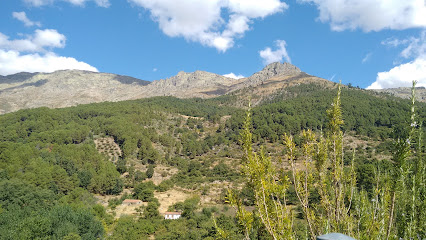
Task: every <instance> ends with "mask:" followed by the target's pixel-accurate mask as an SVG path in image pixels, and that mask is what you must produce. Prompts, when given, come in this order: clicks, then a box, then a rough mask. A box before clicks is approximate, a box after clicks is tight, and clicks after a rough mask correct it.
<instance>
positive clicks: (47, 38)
mask: <svg viewBox="0 0 426 240" xmlns="http://www.w3.org/2000/svg"><path fill="white" fill-rule="evenodd" d="M65 41H66V37H65V36H64V35H63V34H60V33H58V31H56V30H55V29H44V30H40V29H37V30H35V32H34V34H33V35H31V36H28V37H27V38H25V39H17V40H9V37H8V36H6V35H4V34H2V33H0V49H6V50H15V51H19V52H42V51H46V48H63V47H65Z"/></svg>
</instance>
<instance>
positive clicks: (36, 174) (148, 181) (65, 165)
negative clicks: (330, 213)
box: [0, 73, 426, 239]
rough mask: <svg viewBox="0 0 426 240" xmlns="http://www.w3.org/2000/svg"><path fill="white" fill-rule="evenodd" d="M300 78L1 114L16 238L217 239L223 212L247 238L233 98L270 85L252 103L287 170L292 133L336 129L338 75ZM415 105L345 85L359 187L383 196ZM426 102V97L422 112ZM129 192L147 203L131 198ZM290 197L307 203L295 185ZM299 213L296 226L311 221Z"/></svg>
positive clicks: (256, 131) (260, 141) (256, 133)
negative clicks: (286, 140)
mask: <svg viewBox="0 0 426 240" xmlns="http://www.w3.org/2000/svg"><path fill="white" fill-rule="evenodd" d="M198 74H203V73H198ZM181 75H182V74H181ZM291 76H292V75H291ZM291 76H281V77H276V78H270V79H269V80H268V81H266V82H264V83H263V84H262V83H261V82H255V83H254V84H253V85H254V87H249V88H246V89H241V90H237V91H235V92H232V93H231V94H230V95H224V96H220V97H216V98H209V99H200V98H196V99H179V98H175V97H170V96H168V97H153V98H145V99H139V100H128V101H120V102H103V103H92V104H86V105H79V106H75V107H69V108H61V109H48V108H46V107H43V108H36V109H27V110H21V111H18V112H15V113H8V114H4V115H2V116H0V186H1V188H0V205H1V208H0V216H1V218H0V219H1V220H0V223H1V224H0V233H2V235H3V236H7V237H6V239H13V238H16V236H17V235H16V232H15V230H16V229H17V228H18V226H19V228H20V229H22V231H20V234H19V236H18V238H21V239H25V238H30V239H31V238H36V237H37V236H45V235H43V231H52V232H51V233H49V234H51V235H53V236H57V237H58V238H60V237H64V236H66V235H67V234H72V233H73V232H76V231H77V230H75V229H80V230H78V231H77V232H78V235H84V234H86V236H88V237H87V238H85V239H95V238H96V236H97V237H99V236H108V238H109V239H135V238H141V239H148V238H152V237H154V236H155V238H158V239H176V236H179V237H177V238H178V239H189V238H195V239H209V238H210V239H212V238H214V237H216V230H215V227H214V224H213V222H212V220H211V216H215V217H216V219H217V224H218V226H220V227H224V228H226V229H227V231H229V232H230V234H233V236H234V237H233V238H231V239H241V237H242V235H241V232H240V231H239V230H238V229H239V227H238V225H237V224H236V221H235V218H234V214H235V212H233V211H232V210H230V205H229V204H227V202H226V201H225V200H226V199H225V196H226V194H227V193H226V191H227V189H236V190H238V196H240V197H241V198H242V202H243V204H244V205H245V206H246V207H247V209H254V206H253V205H254V201H255V198H254V196H253V192H252V191H251V190H250V186H249V185H247V184H245V180H244V177H243V176H242V175H241V173H240V171H241V159H242V156H243V151H242V150H241V147H240V132H241V129H242V126H243V121H244V116H245V114H244V111H243V110H241V109H239V108H235V107H232V106H228V105H229V104H224V103H226V102H229V99H227V98H239V99H242V98H240V97H242V96H249V95H252V96H254V95H255V94H254V93H255V92H256V94H257V93H258V92H262V91H267V92H268V94H264V95H265V96H269V97H268V98H267V99H263V100H262V101H260V102H259V104H258V105H257V106H255V107H253V109H252V126H253V129H252V132H253V139H254V143H255V145H254V149H256V150H257V149H259V148H260V145H263V146H264V149H265V152H266V153H267V155H268V156H269V157H270V159H271V160H272V162H273V164H274V165H276V166H281V167H282V169H283V171H285V172H288V171H289V169H290V165H289V163H288V162H286V161H282V158H283V156H284V153H285V151H286V148H285V146H284V145H283V144H282V140H281V139H282V135H283V134H284V133H289V132H290V133H292V134H295V142H296V143H297V144H298V145H299V144H301V143H302V141H303V138H302V137H300V136H299V135H298V133H299V132H300V131H302V130H303V129H313V130H314V132H317V133H320V132H322V131H328V125H327V121H328V120H327V114H326V109H328V108H329V106H330V102H331V101H332V99H333V97H334V96H335V94H336V89H335V84H334V83H331V82H327V81H322V80H318V79H316V78H314V77H311V76H309V75H306V74H303V73H297V75H296V76H297V77H296V78H295V79H291V78H292V77H291ZM29 77H32V76H29ZM309 79H311V80H312V81H311V82H307V81H308V80H309ZM170 81H171V80H170ZM188 81H190V80H188ZM298 81H300V82H298ZM176 84H177V85H178V83H176ZM269 84H270V85H272V86H281V88H278V87H277V89H278V90H279V91H278V92H277V91H276V90H275V88H270V87H269V86H270V85H269ZM257 91H258V92H257ZM272 93H273V94H272ZM230 105H233V104H230ZM409 109H410V106H409V101H408V100H398V99H396V98H394V97H390V96H385V95H380V94H371V92H370V91H365V90H359V89H353V88H344V89H343V91H342V112H343V118H344V120H345V125H344V126H343V127H342V129H343V130H344V132H345V135H344V139H345V143H346V144H345V146H344V148H343V149H342V150H343V151H344V153H345V161H346V162H347V161H349V160H350V156H351V155H352V151H353V150H355V151H356V159H355V161H356V162H355V164H356V167H357V168H356V174H357V176H358V178H359V179H360V181H359V182H357V187H359V189H365V190H366V191H367V192H368V193H369V194H372V193H373V191H374V181H375V180H374V177H373V175H374V172H375V171H376V170H377V168H380V169H381V171H383V169H389V168H390V166H391V165H390V164H392V161H391V160H392V156H391V153H392V149H393V145H392V140H390V137H396V138H397V137H403V136H404V134H407V133H406V132H404V131H405V130H404V126H405V125H407V120H408V119H409V114H408V113H409ZM425 109H426V108H425V104H419V105H418V106H417V111H418V113H419V115H418V117H419V119H420V120H421V121H424V119H426V116H425V113H426V110H425ZM423 126H425V124H424V125H423ZM395 134H397V135H395ZM302 162H303V161H298V164H302ZM285 172H284V173H285ZM125 199H140V200H141V201H143V202H142V203H141V204H140V205H135V206H130V205H125V204H123V201H124V200H125ZM288 203H289V204H291V205H294V206H297V198H296V195H295V192H294V189H293V190H291V189H290V190H289V192H288ZM165 211H181V212H182V213H183V216H182V219H181V220H179V221H176V222H170V221H164V220H161V219H162V216H163V215H164V213H165ZM296 211H299V210H296ZM297 216H299V217H298V218H297V221H296V223H295V224H296V226H298V227H299V228H303V225H304V223H303V217H300V212H299V214H298V215H297ZM81 218H83V219H81ZM61 219H62V220H61ZM40 221H42V222H44V223H45V224H44V225H42V226H40V229H42V230H37V231H41V232H42V233H40V235H37V234H38V233H37V232H33V230H31V228H32V227H33V226H39V225H38V224H39V222H40ZM56 222H58V223H61V224H62V223H63V224H64V225H61V224H59V225H57V224H55V223H56ZM195 223H197V224H195ZM82 224H83V225H84V226H87V228H81V225H82ZM194 224H195V225H194ZM258 224H259V223H258ZM59 226H62V227H63V226H66V227H63V228H60V227H59ZM52 229H53V230H52ZM171 231H172V233H171ZM257 234H262V231H261V230H259V232H257ZM298 234H300V236H303V231H300V232H299V233H298ZM193 235H194V236H193Z"/></svg>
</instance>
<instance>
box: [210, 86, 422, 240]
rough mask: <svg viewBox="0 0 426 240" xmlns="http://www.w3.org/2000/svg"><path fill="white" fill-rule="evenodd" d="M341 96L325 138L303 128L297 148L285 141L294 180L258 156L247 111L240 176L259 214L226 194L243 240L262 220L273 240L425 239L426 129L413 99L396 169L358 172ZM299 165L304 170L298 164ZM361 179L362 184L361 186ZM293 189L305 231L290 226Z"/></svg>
mask: <svg viewBox="0 0 426 240" xmlns="http://www.w3.org/2000/svg"><path fill="white" fill-rule="evenodd" d="M413 89H414V87H413ZM413 92H414V90H413ZM340 93H341V92H340V86H339V89H338V94H337V97H336V98H335V99H334V101H333V103H332V105H331V107H330V108H329V110H327V115H328V118H329V125H328V126H327V131H326V134H325V136H323V134H322V132H321V134H320V135H319V136H318V135H316V134H315V133H314V132H313V131H311V130H308V131H305V130H304V131H303V132H302V134H301V137H300V143H298V144H297V145H296V144H295V142H294V140H293V136H291V135H290V136H288V135H286V134H285V135H284V144H285V145H286V147H287V150H286V157H287V159H288V160H289V162H290V164H291V167H292V171H291V172H292V175H293V176H292V177H293V179H292V182H291V181H290V180H289V179H288V177H287V174H285V172H282V171H281V170H280V171H277V168H276V167H275V166H274V165H273V164H272V162H271V160H270V159H269V157H267V156H266V155H265V153H264V150H263V148H261V149H260V153H257V152H255V151H254V150H253V147H252V141H253V136H252V134H251V120H250V117H251V116H250V111H249V112H248V113H247V117H246V120H245V122H244V126H243V130H242V133H241V135H242V139H243V140H242V146H243V151H244V153H245V155H244V158H243V168H242V171H243V173H244V175H245V176H246V181H247V186H249V187H250V188H251V189H252V190H253V192H254V203H255V206H256V209H255V211H253V213H251V212H248V211H247V210H246V209H245V208H244V207H243V205H242V200H240V198H238V197H237V196H236V195H235V193H234V192H232V191H230V192H229V193H228V196H227V198H228V201H229V202H230V203H231V204H232V205H233V206H234V208H235V210H236V212H237V219H238V220H239V225H240V226H241V231H242V232H243V233H244V235H245V239H251V238H253V233H254V232H256V230H255V229H256V227H255V225H256V224H255V223H256V219H257V218H260V221H259V223H261V225H260V226H261V228H262V227H263V228H264V229H266V231H267V233H268V235H269V236H270V237H271V238H272V239H291V238H298V237H302V238H306V237H309V238H311V239H315V237H316V236H318V235H320V234H324V233H329V232H341V233H345V234H348V235H351V236H354V237H356V238H357V239H397V238H404V239H413V238H415V237H419V238H420V239H421V238H423V236H424V232H423V231H424V228H423V226H424V221H425V216H424V215H425V214H424V211H422V210H420V209H422V207H424V206H425V199H424V195H422V194H423V193H424V192H425V187H424V186H425V184H424V173H425V167H424V152H423V146H422V144H421V140H422V137H421V134H422V132H423V129H422V128H421V127H418V125H417V123H418V122H422V121H419V120H418V119H417V118H416V115H415V111H414V94H413V97H412V105H413V107H412V110H411V112H412V114H411V115H412V117H411V125H410V130H409V131H406V132H408V135H405V136H407V137H406V138H403V139H401V138H400V139H398V140H397V141H396V147H395V152H394V158H393V162H394V164H395V168H392V167H390V168H389V165H388V164H378V165H372V164H371V163H367V164H364V165H361V167H360V168H359V169H357V170H355V161H354V159H355V153H354V154H353V156H352V160H349V162H348V161H346V160H345V156H344V154H345V153H344V145H343V132H342V130H341V126H342V124H343V118H342V110H341V107H340V106H341V104H340ZM413 142H414V143H413ZM413 146H414V147H413ZM412 152H414V153H415V156H413V157H411V153H412ZM296 161H297V162H298V163H299V164H300V163H301V165H296ZM345 162H346V164H348V163H349V166H348V165H345ZM376 166H377V167H380V166H386V167H385V168H384V170H385V171H389V170H391V171H392V172H390V173H393V174H391V178H390V177H389V175H388V173H389V172H387V174H383V173H380V168H378V169H376ZM382 170H383V169H382ZM378 171H379V172H378ZM357 175H358V177H360V178H362V179H361V180H359V181H358V183H357V181H356V176H357ZM372 176H376V177H375V178H374V177H372ZM290 185H293V188H292V187H290ZM292 189H294V190H292ZM292 191H294V192H293V193H295V195H296V196H297V200H298V203H299V204H300V210H301V211H302V212H303V216H304V220H305V221H306V223H307V229H305V230H303V227H302V228H301V227H300V226H301V225H300V224H296V225H294V224H292V222H293V217H292V214H291V212H290V210H289V209H288V208H287V204H288V202H287V199H289V198H288V196H292V195H293V198H294V194H288V193H291V192H292ZM293 226H298V227H297V228H293ZM216 228H217V231H218V236H220V237H221V238H224V239H227V238H228V233H227V231H225V230H224V229H223V228H221V227H219V226H216ZM257 232H258V233H259V230H257ZM304 232H305V233H306V232H309V234H308V235H305V234H304Z"/></svg>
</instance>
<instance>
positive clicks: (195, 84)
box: [146, 71, 238, 97]
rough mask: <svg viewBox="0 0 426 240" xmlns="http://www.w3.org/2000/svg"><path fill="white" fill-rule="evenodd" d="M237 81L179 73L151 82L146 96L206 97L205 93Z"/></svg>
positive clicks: (204, 73) (206, 74) (194, 73)
mask: <svg viewBox="0 0 426 240" xmlns="http://www.w3.org/2000/svg"><path fill="white" fill-rule="evenodd" d="M237 82H238V80H236V79H233V78H228V77H224V76H221V75H218V74H214V73H209V72H204V71H195V72H193V73H187V72H179V73H178V74H177V75H176V76H173V77H171V78H167V79H162V80H158V81H153V82H152V83H151V84H150V85H148V86H147V87H146V92H147V95H148V96H164V95H165V96H175V97H208V96H207V95H208V94H206V93H205V92H209V91H215V90H217V89H224V88H229V86H231V85H233V84H235V83H237Z"/></svg>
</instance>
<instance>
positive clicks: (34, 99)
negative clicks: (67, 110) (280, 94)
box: [0, 63, 333, 114]
mask: <svg viewBox="0 0 426 240" xmlns="http://www.w3.org/2000/svg"><path fill="white" fill-rule="evenodd" d="M311 82H322V83H323V85H324V87H326V86H332V85H333V84H332V83H331V82H329V81H327V80H324V79H321V78H318V77H313V76H310V75H307V74H306V73H303V72H302V71H301V70H300V69H298V68H297V67H295V66H293V65H291V64H288V63H284V64H281V63H272V64H270V65H268V66H266V67H265V68H264V69H263V70H261V71H260V72H257V73H254V74H253V75H252V76H250V77H248V78H243V79H238V80H236V79H232V78H228V77H224V76H221V75H217V74H214V73H209V72H204V71H195V72H193V73H186V72H179V73H178V74H177V75H176V76H173V77H170V78H168V79H163V80H156V81H153V82H147V81H142V80H139V79H135V78H132V77H127V76H120V75H115V74H108V73H95V72H87V71H77V70H63V71H57V72H54V73H19V74H14V75H9V76H0V114H3V113H8V112H14V111H17V110H19V109H26V108H36V107H43V106H44V107H49V108H61V107H69V106H75V105H78V104H87V103H95V102H105V101H110V102H116V101H123V100H130V99H140V98H147V97H154V96H175V97H180V98H192V97H200V98H214V97H218V96H223V95H226V94H232V95H238V96H240V97H239V98H240V101H239V102H240V103H241V102H246V101H247V99H248V98H249V95H250V96H254V98H253V99H257V101H261V100H262V99H267V98H268V96H269V95H271V94H274V93H276V92H277V91H279V90H280V89H282V88H285V87H288V86H292V85H295V84H300V83H311ZM247 89H249V90H248V91H246V90H247ZM247 94H248V95H247ZM240 105H241V104H240Z"/></svg>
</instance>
